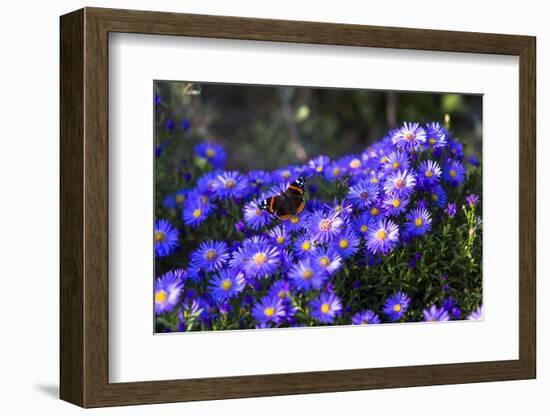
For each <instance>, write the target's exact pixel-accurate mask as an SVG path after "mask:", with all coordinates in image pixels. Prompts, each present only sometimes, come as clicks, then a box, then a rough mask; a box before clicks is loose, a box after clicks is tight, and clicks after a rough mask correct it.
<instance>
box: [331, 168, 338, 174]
mask: <svg viewBox="0 0 550 416" xmlns="http://www.w3.org/2000/svg"><path fill="white" fill-rule="evenodd" d="M332 174H333V175H334V176H338V175H340V168H334V169H332Z"/></svg>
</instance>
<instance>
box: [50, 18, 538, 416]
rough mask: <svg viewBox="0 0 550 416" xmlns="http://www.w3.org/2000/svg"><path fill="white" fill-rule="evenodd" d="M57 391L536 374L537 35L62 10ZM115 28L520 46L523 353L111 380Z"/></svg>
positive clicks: (405, 45)
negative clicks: (111, 44)
mask: <svg viewBox="0 0 550 416" xmlns="http://www.w3.org/2000/svg"><path fill="white" fill-rule="evenodd" d="M60 28H61V45H60V47H61V50H60V52H61V121H60V123H61V178H60V186H61V212H60V220H61V247H60V251H61V258H60V261H61V268H60V279H61V285H60V296H61V303H60V359H61V364H60V366H61V368H60V372H61V374H60V376H61V377H60V379H61V386H60V396H61V398H62V399H63V400H66V401H68V402H71V403H74V404H76V405H79V406H82V407H101V406H114V405H130V404H146V403H163V402H178V401H193V400H212V399H226V398H238V397H257V396H270V395H288V394H303V393H321V392H338V391H351V390H363V389H375V388H397V387H409V386H423V385H439V384H453V383H474V382H486V381H498V380H518V379H529V378H535V376H536V333H535V328H536V326H535V311H536V304H535V300H536V296H535V294H536V293H535V282H536V275H535V265H536V258H535V256H536V254H535V253H536V178H535V172H536V165H535V162H536V149H535V124H536V123H535V121H536V120H535V108H536V97H535V91H536V90H535V82H536V81H535V51H536V47H535V45H536V43H535V38H534V37H530V36H516V35H499V34H485V33H467V32H451V31H436V30H420V29H403V28H390V27H375V26H361V25H343V24H329V23H313V22H296V21H283V20H263V19H252V18H239V17H225V16H206V15H190V14H176V13H161V12H146V11H130V10H114V9H99V8H85V9H81V10H78V11H75V12H72V13H70V14H67V15H65V16H62V17H61V22H60ZM110 32H125V33H141V34H154V35H173V36H191V37H205V38H224V39H241V40H259V41H277V42H297V43H311V44H330V45H345V46H359V47H360V46H368V47H377V48H397V49H415V50H429V51H447V52H468V53H482V54H501V55H513V56H518V57H519V67H520V80H519V97H520V98H519V102H520V106H519V108H518V111H519V119H520V129H519V136H520V143H519V152H520V154H519V157H520V181H519V184H520V185H519V187H520V189H519V193H520V207H519V213H520V215H519V219H520V220H519V221H520V223H519V230H520V242H519V243H520V244H519V261H520V265H519V270H518V273H519V305H520V308H519V311H520V313H519V359H518V360H507V361H491V362H473V363H461V364H444V365H415V366H406V367H390V368H372V369H356V370H339V371H324V372H308V373H289V374H267V375H254V376H238V377H220V378H204V379H182V380H170V381H146V382H135V383H109V379H108V287H109V285H108V281H109V280H108V279H109V276H108V223H109V218H108V172H109V166H108V140H109V138H108V79H109V77H108V66H109V62H108V35H109V33H110Z"/></svg>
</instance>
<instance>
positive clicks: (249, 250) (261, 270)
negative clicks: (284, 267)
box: [244, 241, 281, 278]
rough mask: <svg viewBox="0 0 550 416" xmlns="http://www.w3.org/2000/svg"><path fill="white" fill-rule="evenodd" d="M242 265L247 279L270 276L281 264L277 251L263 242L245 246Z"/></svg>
mask: <svg viewBox="0 0 550 416" xmlns="http://www.w3.org/2000/svg"><path fill="white" fill-rule="evenodd" d="M245 249H246V252H245V255H244V256H245V258H246V259H248V261H247V262H246V263H245V265H244V269H245V272H246V277H247V278H261V277H265V276H270V275H272V274H274V273H275V272H276V271H277V268H278V267H279V265H280V264H281V260H280V258H279V257H280V253H279V250H278V249H277V248H276V247H274V246H272V245H270V244H269V243H267V242H265V241H261V242H258V243H252V244H246V245H245Z"/></svg>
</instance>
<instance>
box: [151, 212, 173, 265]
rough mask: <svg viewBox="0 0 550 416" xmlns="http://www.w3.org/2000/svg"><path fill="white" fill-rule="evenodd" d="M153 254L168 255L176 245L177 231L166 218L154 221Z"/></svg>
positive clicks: (158, 255) (157, 255)
mask: <svg viewBox="0 0 550 416" xmlns="http://www.w3.org/2000/svg"><path fill="white" fill-rule="evenodd" d="M154 238H155V256H156V257H165V256H169V255H170V254H172V253H173V252H174V250H175V249H176V248H177V247H178V245H179V244H178V238H179V232H178V230H177V228H175V227H173V226H172V224H170V223H169V222H168V221H167V220H164V219H161V220H158V221H157V222H155V235H154Z"/></svg>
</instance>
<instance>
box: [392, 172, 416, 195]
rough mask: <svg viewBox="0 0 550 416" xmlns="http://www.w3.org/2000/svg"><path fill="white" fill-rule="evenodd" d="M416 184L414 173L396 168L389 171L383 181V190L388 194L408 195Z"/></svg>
mask: <svg viewBox="0 0 550 416" xmlns="http://www.w3.org/2000/svg"><path fill="white" fill-rule="evenodd" d="M415 186H416V175H415V174H414V173H413V172H412V171H408V170H398V171H397V172H392V173H390V174H389V175H388V176H387V178H386V181H385V183H384V190H385V191H386V192H387V193H389V194H390V195H397V196H408V195H410V194H411V192H412V191H413V190H414V188H415Z"/></svg>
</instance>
